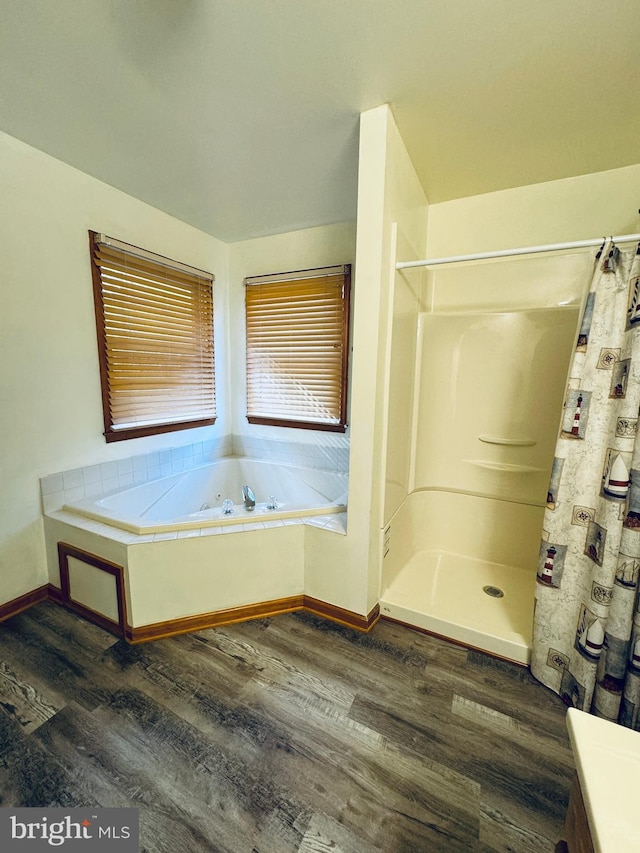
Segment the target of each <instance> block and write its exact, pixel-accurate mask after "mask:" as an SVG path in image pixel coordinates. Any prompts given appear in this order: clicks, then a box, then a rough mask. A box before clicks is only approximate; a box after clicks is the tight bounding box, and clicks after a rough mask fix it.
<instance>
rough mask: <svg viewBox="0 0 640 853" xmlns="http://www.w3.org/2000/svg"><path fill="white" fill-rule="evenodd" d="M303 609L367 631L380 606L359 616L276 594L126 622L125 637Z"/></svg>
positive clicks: (145, 638)
mask: <svg viewBox="0 0 640 853" xmlns="http://www.w3.org/2000/svg"><path fill="white" fill-rule="evenodd" d="M300 610H306V611H308V612H309V613H313V614H315V615H316V616H322V617H323V618H325V619H330V620H331V621H333V622H339V623H340V624H341V625H346V626H347V627H349V628H355V629H356V630H357V631H370V630H371V628H373V626H374V625H375V623H376V622H377V620H378V618H379V615H380V608H379V607H378V605H376V606H375V607H374V608H373V610H372V611H371V613H369V615H368V616H361V615H360V614H359V613H354V612H353V611H351V610H344V609H343V608H342V607H337V606H336V605H335V604H328V603H327V602H326V601H320V600H319V599H317V598H311V597H310V596H308V595H292V596H289V597H288V598H277V599H274V600H273V601H261V602H258V603H257V604H247V605H244V606H242V607H230V608H229V609H227V610H214V611H213V612H211V613H200V614H196V615H195V616H185V617H183V618H181V619H169V620H167V621H166V622H155V623H154V624H152V625H141V626H140V627H139V628H132V627H131V626H129V625H127V627H126V631H125V639H126V640H127V641H128V642H129V643H131V644H133V645H136V644H138V643H148V642H150V641H151V640H159V639H162V638H163V637H175V636H177V635H178V634H190V633H192V632H193V631H202V630H204V629H205V628H216V627H219V626H220V625H233V624H234V623H236V622H247V621H248V620H250V619H264V618H266V617H268V616H279V615H281V614H283V613H295V612H297V611H300Z"/></svg>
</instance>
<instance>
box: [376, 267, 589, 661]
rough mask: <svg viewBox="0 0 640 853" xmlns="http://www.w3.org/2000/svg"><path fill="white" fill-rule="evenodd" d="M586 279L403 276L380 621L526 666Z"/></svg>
mask: <svg viewBox="0 0 640 853" xmlns="http://www.w3.org/2000/svg"><path fill="white" fill-rule="evenodd" d="M592 264H593V252H592V251H591V252H580V253H566V254H562V255H560V254H554V255H540V256H537V257H522V258H517V259H516V258H509V259H502V260H491V261H482V262H474V263H465V264H457V265H451V266H447V267H444V266H443V267H439V268H436V269H433V270H430V271H429V272H428V273H426V272H425V271H424V270H411V269H407V270H401V271H398V272H397V274H396V277H395V279H396V281H395V286H394V294H393V300H394V308H393V318H394V320H393V328H392V332H391V344H390V355H389V377H390V391H389V403H388V427H387V433H388V434H387V457H386V490H385V510H384V520H383V524H382V528H381V531H380V536H381V549H382V554H383V558H382V573H381V596H380V611H381V614H382V615H384V616H386V617H388V618H391V619H396V620H398V621H400V622H403V623H406V624H409V625H412V626H414V627H417V628H421V629H424V630H427V631H431V632H433V633H436V634H440V635H442V636H444V637H447V638H449V639H452V640H455V641H458V642H461V643H464V644H466V645H470V646H473V647H476V648H479V649H483V650H485V651H488V652H490V653H492V654H495V655H498V656H501V657H504V658H507V659H510V660H514V661H517V662H519V663H523V664H526V663H528V661H529V655H530V648H531V630H532V621H533V606H534V589H535V583H536V565H537V562H538V553H539V548H540V537H541V532H542V522H543V513H544V507H545V503H546V500H547V489H548V483H549V475H550V471H551V466H552V462H553V456H554V448H555V442H556V438H557V433H558V426H559V423H560V417H561V412H562V404H563V396H564V392H565V386H566V381H567V372H568V368H569V364H570V358H571V353H572V351H573V347H574V345H575V340H576V335H577V331H578V321H579V316H580V313H581V305H582V302H583V299H584V298H585V296H586V293H585V290H586V288H587V287H588V282H589V280H590V270H591V267H592ZM406 415H409V417H408V420H409V424H407V423H406V421H407V418H406V417H405V416H406Z"/></svg>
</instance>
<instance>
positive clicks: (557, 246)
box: [396, 234, 640, 270]
mask: <svg viewBox="0 0 640 853" xmlns="http://www.w3.org/2000/svg"><path fill="white" fill-rule="evenodd" d="M608 240H610V241H611V242H613V243H635V242H636V241H640V234H620V235H618V236H617V237H596V238H595V239H593V240H574V241H573V242H571V243H549V244H547V245H545V246H523V247H521V248H519V249H501V250H499V251H495V252H478V253H477V254H475V255H453V256H451V257H450V258H431V259H427V260H424V261H400V262H399V263H397V264H396V269H397V270H405V269H409V268H410V267H435V266H441V265H442V264H457V263H461V262H463V261H485V260H489V259H490V258H509V257H512V256H514V255H535V254H538V253H539V252H560V251H562V250H563V249H585V248H588V247H589V246H602V245H603V244H604V243H606V242H607V241H608Z"/></svg>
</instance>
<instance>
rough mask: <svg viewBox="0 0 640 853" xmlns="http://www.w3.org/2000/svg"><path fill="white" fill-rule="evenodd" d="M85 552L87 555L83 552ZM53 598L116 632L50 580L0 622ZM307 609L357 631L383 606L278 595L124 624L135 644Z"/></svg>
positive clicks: (6, 609)
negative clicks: (357, 607)
mask: <svg viewBox="0 0 640 853" xmlns="http://www.w3.org/2000/svg"><path fill="white" fill-rule="evenodd" d="M83 556H84V555H83ZM46 599H50V600H51V601H54V602H55V603H56V604H60V605H62V606H63V607H67V608H69V609H70V610H73V611H75V612H76V613H78V614H79V615H80V616H83V617H84V618H85V619H87V620H88V621H89V622H94V623H97V624H99V625H101V627H103V628H106V629H107V630H111V631H113V632H114V633H119V632H116V631H114V626H115V623H114V624H104V623H105V622H106V621H109V620H105V617H103V616H102V615H101V614H99V613H95V612H94V611H93V610H90V609H89V608H88V607H86V606H79V605H78V604H77V603H76V602H74V601H72V600H70V599H69V595H68V590H67V594H65V590H64V589H58V587H56V586H53V585H52V584H48V585H45V586H42V587H39V588H38V589H36V590H33V592H30V593H27V594H26V595H22V596H20V598H16V599H14V600H13V601H9V602H7V604H3V605H0V622H1V621H4V619H9V618H11V616H16V615H17V614H18V613H21V612H22V611H23V610H26V609H27V608H29V607H32V606H33V605H34V604H38V603H39V602H40V601H45V600H46ZM301 610H304V611H307V612H308V613H312V614H313V615H314V616H320V617H322V618H323V619H329V620H331V621H332V622H337V623H339V624H340V625H345V626H346V627H348V628H353V629H355V630H356V631H362V632H365V633H366V632H368V631H370V630H371V629H372V628H373V626H374V625H375V624H376V622H377V621H378V619H379V618H380V608H379V606H378V605H377V604H376V606H375V607H374V608H373V609H372V610H371V612H370V613H368V614H367V616H363V615H362V614H360V613H355V612H354V611H352V610H345V609H344V608H343V607H338V606H337V605H336V604H330V603H329V602H327V601H322V600H320V599H319V598H312V597H311V596H309V595H292V596H289V597H288V598H277V599H274V600H273V601H260V602H258V603H256V604H247V605H243V606H242V607H230V608H228V609H226V610H214V611H213V612H211V613H198V614H195V615H194V616H184V617H182V618H180V619H168V620H167V621H165V622H155V623H153V624H149V625H141V626H139V627H137V628H133V627H131V626H130V625H124V626H123V634H122V636H124V639H125V640H126V641H127V642H128V643H131V644H132V645H137V644H139V643H148V642H151V641H152V640H160V639H163V638H165V637H175V636H178V635H180V634H191V633H193V632H194V631H202V630H204V629H205V628H216V627H219V626H221V625H233V624H234V623H236V622H247V621H249V620H250V619H264V618H266V617H268V616H279V615H281V614H283V613H294V612H296V611H301Z"/></svg>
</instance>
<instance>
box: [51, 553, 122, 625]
mask: <svg viewBox="0 0 640 853" xmlns="http://www.w3.org/2000/svg"><path fill="white" fill-rule="evenodd" d="M69 557H73V559H75V560H77V561H78V562H80V563H86V564H87V565H88V566H93V568H94V569H98V570H99V571H101V572H105V573H106V574H109V575H111V576H112V577H113V579H114V582H115V591H116V606H117V611H118V618H117V620H114V619H111V618H110V617H108V616H105V614H104V613H99V612H98V611H96V610H94V609H93V608H91V607H89V606H88V605H87V604H83V603H82V602H81V601H76V600H75V599H74V598H73V593H72V591H71V584H70V577H69ZM58 566H59V569H60V587H61V590H60V599H61V604H62V605H63V606H64V607H67V608H68V609H69V610H73V611H74V612H75V613H78V614H79V615H80V616H84V618H85V619H87V620H88V621H89V622H93V623H94V624H96V625H99V626H100V627H101V628H104V629H105V631H110V632H111V633H112V634H115V635H116V636H117V637H123V638H124V637H125V636H126V631H127V628H128V627H129V626H128V624H127V605H126V601H125V595H124V567H123V566H119V565H118V564H117V563H112V562H110V561H109V560H104V559H103V558H102V557H97V556H96V555H95V554H91V553H89V551H83V550H82V549H81V548H76V547H75V546H74V545H69V544H67V543H66V542H58Z"/></svg>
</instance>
